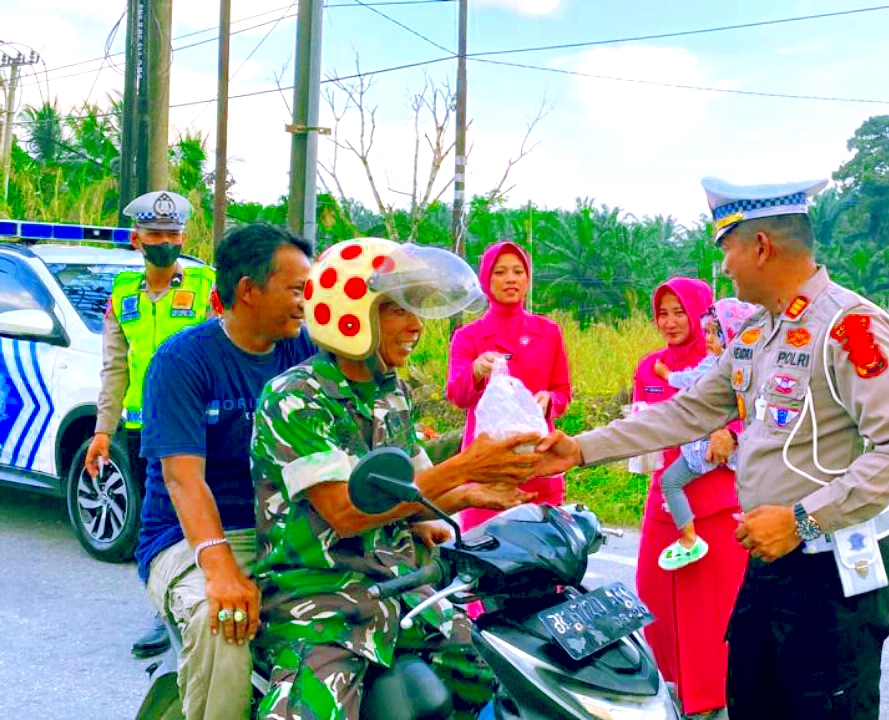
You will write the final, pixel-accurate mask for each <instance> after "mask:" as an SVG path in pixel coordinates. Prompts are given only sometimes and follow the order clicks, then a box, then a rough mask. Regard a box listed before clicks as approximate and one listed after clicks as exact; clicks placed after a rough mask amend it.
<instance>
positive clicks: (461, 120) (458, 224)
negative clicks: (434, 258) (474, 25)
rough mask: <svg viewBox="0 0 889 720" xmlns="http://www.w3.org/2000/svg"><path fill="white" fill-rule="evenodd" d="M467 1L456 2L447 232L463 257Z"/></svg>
mask: <svg viewBox="0 0 889 720" xmlns="http://www.w3.org/2000/svg"><path fill="white" fill-rule="evenodd" d="M468 5H469V0H460V9H459V20H458V37H459V40H458V46H457V138H456V142H455V145H454V152H455V156H454V160H455V163H456V167H455V169H454V217H453V220H452V225H451V233H452V234H453V236H454V252H456V253H457V255H459V256H460V257H465V255H466V246H465V238H464V237H463V202H464V200H465V198H464V193H465V191H466V25H467V15H468V14H469V12H468V10H469V8H468Z"/></svg>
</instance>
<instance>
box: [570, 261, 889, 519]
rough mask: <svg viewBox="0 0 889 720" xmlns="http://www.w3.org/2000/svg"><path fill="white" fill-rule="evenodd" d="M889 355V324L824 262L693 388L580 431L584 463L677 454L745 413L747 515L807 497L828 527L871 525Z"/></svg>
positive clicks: (883, 466)
mask: <svg viewBox="0 0 889 720" xmlns="http://www.w3.org/2000/svg"><path fill="white" fill-rule="evenodd" d="M887 353H889V318H887V316H886V315H885V314H883V313H882V312H881V311H880V310H879V309H877V308H876V307H875V306H874V305H872V304H871V303H869V302H868V301H866V300H865V299H864V298H862V297H861V296H859V295H857V294H855V293H853V292H851V291H850V290H847V289H846V288H843V287H841V286H840V285H837V284H836V283H834V282H831V281H830V279H829V277H828V274H827V271H826V270H825V269H824V268H823V267H820V268H819V269H818V271H817V272H816V273H815V275H813V276H812V278H810V279H809V281H808V282H806V283H805V285H804V286H803V287H802V288H801V290H800V295H799V296H798V297H797V298H796V299H795V300H793V301H792V302H791V303H790V305H789V306H788V308H787V310H786V312H784V313H783V314H782V315H780V316H777V317H775V316H772V315H771V313H769V312H767V311H765V310H762V311H760V312H759V313H757V314H756V315H755V316H754V317H753V318H752V319H751V320H750V322H748V324H747V325H746V326H745V329H744V330H743V331H742V332H741V333H739V335H738V337H736V338H735V339H734V341H733V342H732V343H731V345H730V346H729V347H728V348H727V349H726V351H725V352H724V353H723V354H722V357H721V358H720V359H719V363H718V364H717V365H716V366H715V367H714V368H713V369H712V370H711V371H710V372H709V373H707V374H706V375H704V376H703V377H702V378H701V379H700V380H698V382H697V383H696V384H695V385H694V386H693V387H692V388H690V389H689V390H687V391H684V392H682V393H680V394H678V395H677V396H676V397H675V398H673V399H672V400H671V401H670V402H666V403H662V404H659V405H655V406H653V407H650V408H648V409H646V410H645V412H643V413H640V414H639V415H636V416H634V417H632V418H629V419H626V420H619V421H616V422H614V423H612V424H611V425H609V426H607V427H604V428H599V429H596V430H592V431H590V432H587V433H584V434H582V435H580V436H578V438H577V440H578V443H579V445H580V450H581V454H582V457H583V462H584V464H598V463H602V462H608V461H611V460H618V459H622V458H627V457H632V456H634V455H639V454H642V453H644V452H648V451H652V450H656V449H659V448H666V447H673V446H676V445H679V444H681V443H685V442H688V441H690V440H694V439H696V438H699V437H703V436H705V435H707V434H709V433H710V432H712V431H713V430H716V429H718V428H721V427H724V426H725V425H726V424H727V423H728V422H729V421H731V420H733V419H735V418H737V417H739V416H740V417H741V418H742V420H743V421H744V431H743V433H742V435H741V437H740V442H739V448H738V470H737V488H738V498H739V500H740V503H741V507H742V508H743V509H744V510H748V511H749V510H752V509H753V508H755V507H757V506H759V505H785V506H789V505H792V504H793V503H794V502H798V501H801V502H802V504H803V506H804V507H805V509H806V511H807V512H808V513H811V514H814V515H815V516H816V517H817V518H818V520H819V522H820V523H821V525H822V528H823V529H824V530H825V531H832V530H837V529H839V528H842V527H846V526H848V525H854V524H855V523H858V522H862V521H864V520H868V519H870V518H872V517H874V516H876V515H877V514H878V513H880V512H881V511H882V510H883V509H884V508H885V507H886V506H887V505H889V372H887V370H889V359H887V358H889V355H887ZM828 378H830V380H831V383H830V384H829V383H828ZM831 385H832V388H833V390H832V389H831ZM834 393H835V396H834ZM816 427H817V434H816V432H815V430H816ZM816 440H817V443H816ZM785 445H786V446H787V449H786V455H787V460H788V461H789V464H790V465H792V466H794V467H795V468H796V469H797V470H798V471H799V472H795V471H793V470H791V469H790V468H788V467H787V465H786V464H785V462H784V459H783V456H784V452H785ZM816 447H817V455H816V454H815V450H816ZM829 471H834V472H829ZM800 473H805V474H807V475H809V476H811V478H814V480H813V479H811V478H807V477H804V476H803V475H802V474H800ZM815 480H818V481H820V482H822V483H826V485H820V484H818V483H817V482H815Z"/></svg>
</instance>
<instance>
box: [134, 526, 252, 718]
mask: <svg viewBox="0 0 889 720" xmlns="http://www.w3.org/2000/svg"><path fill="white" fill-rule="evenodd" d="M225 536H226V537H227V538H228V540H229V542H230V543H231V548H232V552H233V553H234V556H235V559H236V560H237V561H238V564H239V565H240V566H241V569H242V570H244V571H245V572H247V571H248V569H249V567H250V563H251V562H252V561H253V560H254V559H255V557H256V534H255V532H254V531H253V530H234V531H229V532H226V533H225ZM148 596H149V598H151V602H152V603H153V604H154V606H155V607H156V608H157V609H158V611H159V612H160V613H161V614H162V615H163V616H164V617H165V618H167V619H168V620H170V621H172V622H174V623H176V626H177V627H178V628H179V633H180V634H181V635H182V655H181V657H180V658H179V697H180V698H181V699H182V709H183V711H184V713H185V717H186V719H187V720H242V719H243V720H246V718H248V717H249V716H250V703H251V700H252V697H253V690H252V687H251V685H250V674H251V672H252V670H253V657H252V655H251V654H250V645H249V643H245V644H244V645H237V644H229V643H227V642H226V641H225V637H224V636H223V634H222V633H221V632H220V633H219V634H218V635H211V634H210V618H209V612H208V603H207V593H206V590H205V585H204V573H203V572H201V571H200V570H199V569H198V568H197V567H196V566H195V564H194V551H193V550H192V548H191V545H189V543H188V540H181V541H179V542H178V543H176V544H175V545H173V546H171V547H168V548H167V549H166V550H164V551H163V552H161V553H159V554H158V556H157V557H156V558H154V560H152V561H151V572H150V574H149V576H148Z"/></svg>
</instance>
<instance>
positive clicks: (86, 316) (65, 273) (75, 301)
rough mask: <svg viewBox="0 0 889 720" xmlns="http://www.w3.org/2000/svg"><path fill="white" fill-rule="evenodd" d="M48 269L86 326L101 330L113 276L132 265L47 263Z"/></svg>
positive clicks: (98, 331) (129, 268) (96, 331)
mask: <svg viewBox="0 0 889 720" xmlns="http://www.w3.org/2000/svg"><path fill="white" fill-rule="evenodd" d="M46 266H47V267H48V268H49V271H50V272H51V273H52V274H53V276H54V277H55V279H56V280H57V281H58V283H59V285H61V287H62V290H63V291H64V292H65V295H67V296H68V299H69V300H70V301H71V304H72V305H73V306H74V308H75V309H76V310H77V313H78V315H80V317H81V318H82V319H83V322H84V323H85V324H86V326H87V327H88V328H89V329H90V330H92V331H93V332H95V333H100V332H102V319H103V318H104V317H105V308H106V307H107V306H108V298H109V297H111V285H112V284H113V282H114V276H115V275H117V274H118V273H119V272H122V271H124V270H132V269H133V267H132V266H131V265H101V264H96V265H85V264H82V263H47V265H46Z"/></svg>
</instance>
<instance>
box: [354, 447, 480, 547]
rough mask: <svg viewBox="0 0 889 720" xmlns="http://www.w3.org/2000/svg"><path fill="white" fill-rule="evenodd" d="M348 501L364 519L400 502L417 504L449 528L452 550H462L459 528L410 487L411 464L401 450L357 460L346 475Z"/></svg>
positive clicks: (387, 449)
mask: <svg viewBox="0 0 889 720" xmlns="http://www.w3.org/2000/svg"><path fill="white" fill-rule="evenodd" d="M349 499H350V500H351V501H352V504H353V505H354V506H355V507H357V508H358V509H359V510H360V511H361V512H363V513H367V514H368V515H379V514H380V513H384V512H387V511H389V510H391V509H392V508H394V507H395V506H396V505H398V504H399V503H403V502H415V503H420V504H421V505H423V506H424V507H426V508H428V509H429V510H430V511H431V512H432V513H434V514H435V515H437V516H438V517H439V518H441V519H442V520H444V521H445V522H446V523H447V524H448V525H450V526H451V527H452V528H453V530H454V537H455V538H456V547H458V548H459V547H463V538H462V536H461V534H460V526H459V525H458V524H457V523H456V522H455V521H454V519H453V518H452V517H450V516H449V515H448V514H447V513H445V512H443V511H441V510H439V509H438V508H437V507H436V506H435V505H433V504H432V503H431V502H429V501H428V500H427V499H426V498H424V497H423V494H422V493H421V492H420V488H418V487H417V486H416V485H415V484H414V464H413V463H412V462H411V459H410V458H409V457H408V456H407V454H406V453H405V452H404V451H403V450H399V449H398V448H394V447H384V448H377V449H376V450H371V451H370V452H369V453H368V454H367V455H365V456H364V457H363V458H361V460H359V461H358V464H357V465H356V466H355V467H354V468H353V469H352V472H351V474H350V475H349Z"/></svg>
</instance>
